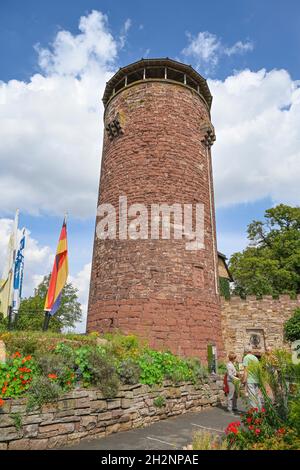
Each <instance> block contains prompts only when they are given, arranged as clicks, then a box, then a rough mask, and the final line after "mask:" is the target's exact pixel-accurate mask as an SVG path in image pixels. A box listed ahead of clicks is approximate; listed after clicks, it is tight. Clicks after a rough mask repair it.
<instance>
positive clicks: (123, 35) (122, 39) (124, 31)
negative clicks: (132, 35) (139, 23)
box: [119, 18, 132, 49]
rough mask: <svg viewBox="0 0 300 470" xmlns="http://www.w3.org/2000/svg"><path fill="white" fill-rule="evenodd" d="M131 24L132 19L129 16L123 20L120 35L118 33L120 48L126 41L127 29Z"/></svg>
mask: <svg viewBox="0 0 300 470" xmlns="http://www.w3.org/2000/svg"><path fill="white" fill-rule="evenodd" d="M131 24H132V21H131V19H130V18H127V20H126V21H125V23H124V25H123V27H122V29H121V35H120V38H119V42H120V48H121V49H123V47H124V46H125V43H126V39H127V33H128V31H129V29H130V28H131Z"/></svg>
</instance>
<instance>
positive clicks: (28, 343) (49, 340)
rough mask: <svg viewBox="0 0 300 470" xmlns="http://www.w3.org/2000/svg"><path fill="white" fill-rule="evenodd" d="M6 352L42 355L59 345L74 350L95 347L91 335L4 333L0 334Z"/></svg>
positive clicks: (28, 332)
mask: <svg viewBox="0 0 300 470" xmlns="http://www.w3.org/2000/svg"><path fill="white" fill-rule="evenodd" d="M0 339H1V340H3V341H4V342H5V345H6V348H7V350H8V352H10V353H14V352H15V351H20V352H21V353H22V354H25V355H26V354H43V353H47V352H49V351H53V350H54V349H55V348H56V346H57V345H58V344H59V343H64V344H66V345H69V346H70V347H72V349H76V348H78V347H80V346H82V345H91V346H93V345H96V338H95V337H94V336H93V335H79V334H64V335H62V334H61V333H53V332H51V331H47V332H43V333H42V332H40V331H12V332H9V331H6V332H3V333H0Z"/></svg>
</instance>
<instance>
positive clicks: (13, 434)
mask: <svg viewBox="0 0 300 470" xmlns="http://www.w3.org/2000/svg"><path fill="white" fill-rule="evenodd" d="M22 437H23V430H22V429H21V430H20V431H17V429H16V428H15V426H9V427H5V428H1V431H0V442H6V441H13V440H16V439H21V438H22Z"/></svg>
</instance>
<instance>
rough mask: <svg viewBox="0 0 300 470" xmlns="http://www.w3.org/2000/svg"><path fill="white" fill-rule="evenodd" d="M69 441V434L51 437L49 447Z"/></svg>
mask: <svg viewBox="0 0 300 470" xmlns="http://www.w3.org/2000/svg"><path fill="white" fill-rule="evenodd" d="M67 442H68V435H64V436H54V437H50V438H49V440H48V449H54V448H55V447H62V446H65V445H66V444H67Z"/></svg>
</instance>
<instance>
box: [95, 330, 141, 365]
mask: <svg viewBox="0 0 300 470" xmlns="http://www.w3.org/2000/svg"><path fill="white" fill-rule="evenodd" d="M104 338H106V339H107V340H108V341H109V343H108V346H107V348H106V349H107V351H108V353H109V354H110V355H112V356H114V357H115V358H116V359H118V360H124V359H129V358H131V359H134V358H136V357H137V356H138V355H139V354H140V351H141V349H142V345H141V344H140V341H139V339H138V338H137V337H136V336H135V335H127V336H124V335H121V334H119V333H114V334H111V333H107V334H106V335H104Z"/></svg>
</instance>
